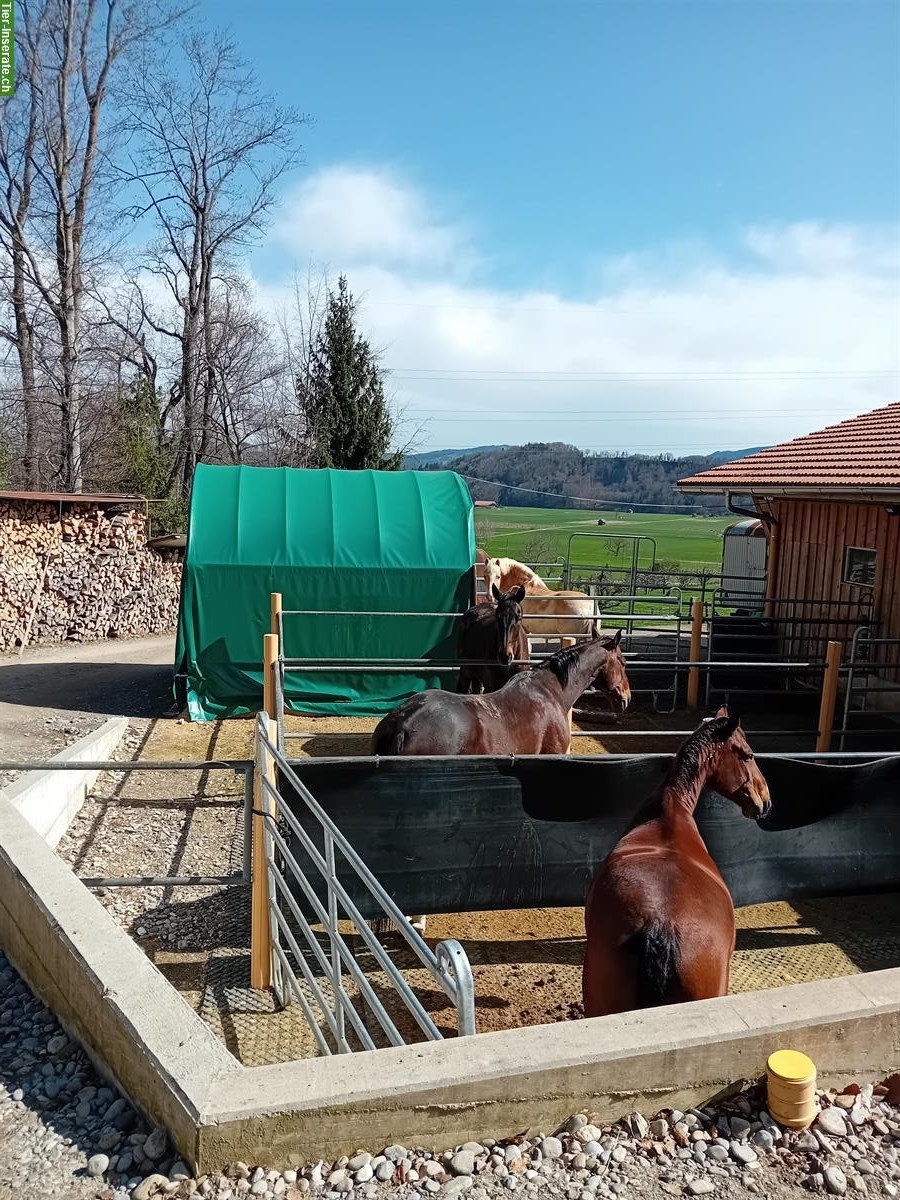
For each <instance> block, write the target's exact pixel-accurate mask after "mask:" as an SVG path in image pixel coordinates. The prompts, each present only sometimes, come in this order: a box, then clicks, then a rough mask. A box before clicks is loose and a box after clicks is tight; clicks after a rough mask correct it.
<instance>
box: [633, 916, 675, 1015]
mask: <svg viewBox="0 0 900 1200" xmlns="http://www.w3.org/2000/svg"><path fill="white" fill-rule="evenodd" d="M632 944H633V946H634V948H635V950H636V951H637V956H638V987H637V1001H638V1007H639V1008H655V1007H656V1006H657V1005H660V1004H668V1003H671V995H672V984H673V982H674V981H675V978H676V976H677V973H678V939H677V937H676V936H675V931H674V929H673V928H672V926H671V925H669V924H667V923H666V922H665V921H658V920H653V921H649V922H648V923H647V924H646V925H645V926H644V928H643V929H642V930H641V931H640V932H639V933H636V934H635V935H634V937H633V938H632Z"/></svg>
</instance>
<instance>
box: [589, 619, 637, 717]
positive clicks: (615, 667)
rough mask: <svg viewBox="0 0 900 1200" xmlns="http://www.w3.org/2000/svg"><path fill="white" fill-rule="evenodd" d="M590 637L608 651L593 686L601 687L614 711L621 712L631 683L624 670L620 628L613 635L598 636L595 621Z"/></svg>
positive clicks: (628, 697)
mask: <svg viewBox="0 0 900 1200" xmlns="http://www.w3.org/2000/svg"><path fill="white" fill-rule="evenodd" d="M591 637H592V638H593V639H594V641H597V640H598V639H599V641H600V642H601V644H602V645H603V648H604V649H605V650H607V651H609V653H608V654H607V655H606V657H605V658H604V660H603V664H602V665H601V667H600V670H599V671H598V672H597V676H596V678H595V679H594V686H595V687H599V688H601V689H602V690H603V691H604V692H605V693H606V694H607V696H609V699H610V701H611V703H612V706H613V708H614V709H615V711H616V712H619V713H623V712H624V711H625V709H626V708H627V707H628V705H629V704H630V703H631V684H630V683H629V682H628V675H627V674H626V671H625V657H624V655H623V654H622V647H621V642H622V630H621V629H620V630H619V631H618V632H617V633H616V635H615V637H604V638H601V637H600V633H599V631H598V629H597V623H596V621H595V622H594V623H593V625H592V627H591Z"/></svg>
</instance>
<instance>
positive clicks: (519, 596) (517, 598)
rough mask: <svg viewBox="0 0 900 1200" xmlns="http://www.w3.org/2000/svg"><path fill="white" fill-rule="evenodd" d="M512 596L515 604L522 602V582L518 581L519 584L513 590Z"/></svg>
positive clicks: (523, 596)
mask: <svg viewBox="0 0 900 1200" xmlns="http://www.w3.org/2000/svg"><path fill="white" fill-rule="evenodd" d="M512 598H513V600H515V602H516V604H521V603H522V601H523V600H524V599H525V585H524V583H520V584H519V586H518V587H517V588H516V590H515V591H514V592H513V596H512Z"/></svg>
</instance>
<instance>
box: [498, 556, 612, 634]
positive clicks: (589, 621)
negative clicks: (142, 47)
mask: <svg viewBox="0 0 900 1200" xmlns="http://www.w3.org/2000/svg"><path fill="white" fill-rule="evenodd" d="M488 571H489V573H490V582H491V583H492V584H496V586H497V587H499V588H500V590H501V591H508V590H509V589H510V588H512V587H516V586H517V585H521V586H523V587H524V588H525V592H526V597H525V599H524V600H523V602H522V613H523V614H524V617H525V629H526V631H527V632H528V633H530V634H531V636H532V637H540V636H543V637H562V638H564V639H565V638H574V637H576V636H577V635H578V634H586V633H592V632H593V631H594V630H595V629H599V628H600V622H599V620H597V618H596V617H595V616H594V612H595V611H596V610H595V602H594V600H593V599H592V598H591V597H590V596H587V595H585V593H584V592H567V591H561V592H554V591H553V589H552V588H548V587H547V585H546V583H544V581H543V579H541V577H540V575H538V574H537V572H535V571H532V569H531V567H526V566H525V564H524V563H520V562H517V561H516V560H515V559H514V558H492V559H491V561H490V563H489V564H488ZM532 597H534V598H533V599H532ZM529 617H543V618H549V617H553V618H554V620H546V619H545V620H537V621H535V620H529ZM563 644H564V645H565V642H564V643H563Z"/></svg>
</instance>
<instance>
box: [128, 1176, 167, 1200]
mask: <svg viewBox="0 0 900 1200" xmlns="http://www.w3.org/2000/svg"><path fill="white" fill-rule="evenodd" d="M169 1183H170V1180H169V1179H167V1178H166V1176H165V1175H159V1174H155V1175H148V1176H147V1178H146V1179H142V1180H141V1182H140V1183H139V1184H138V1185H137V1187H136V1188H134V1190H133V1191H132V1193H131V1200H150V1197H151V1196H155V1195H156V1193H157V1192H158V1191H159V1190H160V1189H161V1188H164V1187H168V1186H169Z"/></svg>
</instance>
